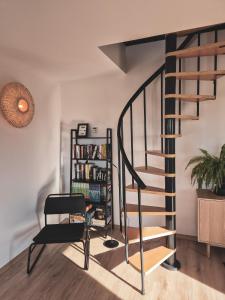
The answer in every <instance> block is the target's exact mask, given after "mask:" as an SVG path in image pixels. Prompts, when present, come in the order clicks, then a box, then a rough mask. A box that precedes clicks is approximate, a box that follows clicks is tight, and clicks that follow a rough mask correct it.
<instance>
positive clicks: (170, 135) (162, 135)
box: [160, 134, 182, 139]
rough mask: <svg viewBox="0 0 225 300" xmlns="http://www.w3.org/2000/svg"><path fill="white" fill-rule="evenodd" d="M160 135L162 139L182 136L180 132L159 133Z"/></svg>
mask: <svg viewBox="0 0 225 300" xmlns="http://www.w3.org/2000/svg"><path fill="white" fill-rule="evenodd" d="M160 137H161V138H164V139H166V138H167V139H176V138H178V137H182V135H181V134H160Z"/></svg>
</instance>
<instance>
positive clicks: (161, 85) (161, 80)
mask: <svg viewBox="0 0 225 300" xmlns="http://www.w3.org/2000/svg"><path fill="white" fill-rule="evenodd" d="M163 80H164V77H163V72H162V73H161V75H160V88H161V116H160V117H161V135H162V134H163V132H164V130H163V125H164V123H163V114H164V105H163V101H164V99H163V98H164V97H163V96H164V93H163ZM163 152H164V144H163V138H161V153H163Z"/></svg>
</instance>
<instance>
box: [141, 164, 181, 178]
mask: <svg viewBox="0 0 225 300" xmlns="http://www.w3.org/2000/svg"><path fill="white" fill-rule="evenodd" d="M135 170H136V171H137V172H141V173H148V174H153V175H159V176H166V177H175V176H176V175H175V174H169V173H165V171H164V170H163V169H160V168H155V167H150V166H147V168H145V166H141V167H136V168H135Z"/></svg>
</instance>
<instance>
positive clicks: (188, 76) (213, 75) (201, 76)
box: [165, 70, 225, 80]
mask: <svg viewBox="0 0 225 300" xmlns="http://www.w3.org/2000/svg"><path fill="white" fill-rule="evenodd" d="M224 75H225V70H217V71H214V70H210V71H199V72H198V71H195V72H175V73H167V74H166V75H165V78H168V77H176V78H177V79H184V80H216V79H217V78H219V77H221V76H224Z"/></svg>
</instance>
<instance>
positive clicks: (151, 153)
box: [146, 150, 176, 158]
mask: <svg viewBox="0 0 225 300" xmlns="http://www.w3.org/2000/svg"><path fill="white" fill-rule="evenodd" d="M146 153H147V154H149V155H155V156H160V157H164V158H174V157H176V154H165V153H162V152H161V150H147V151H146Z"/></svg>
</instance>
